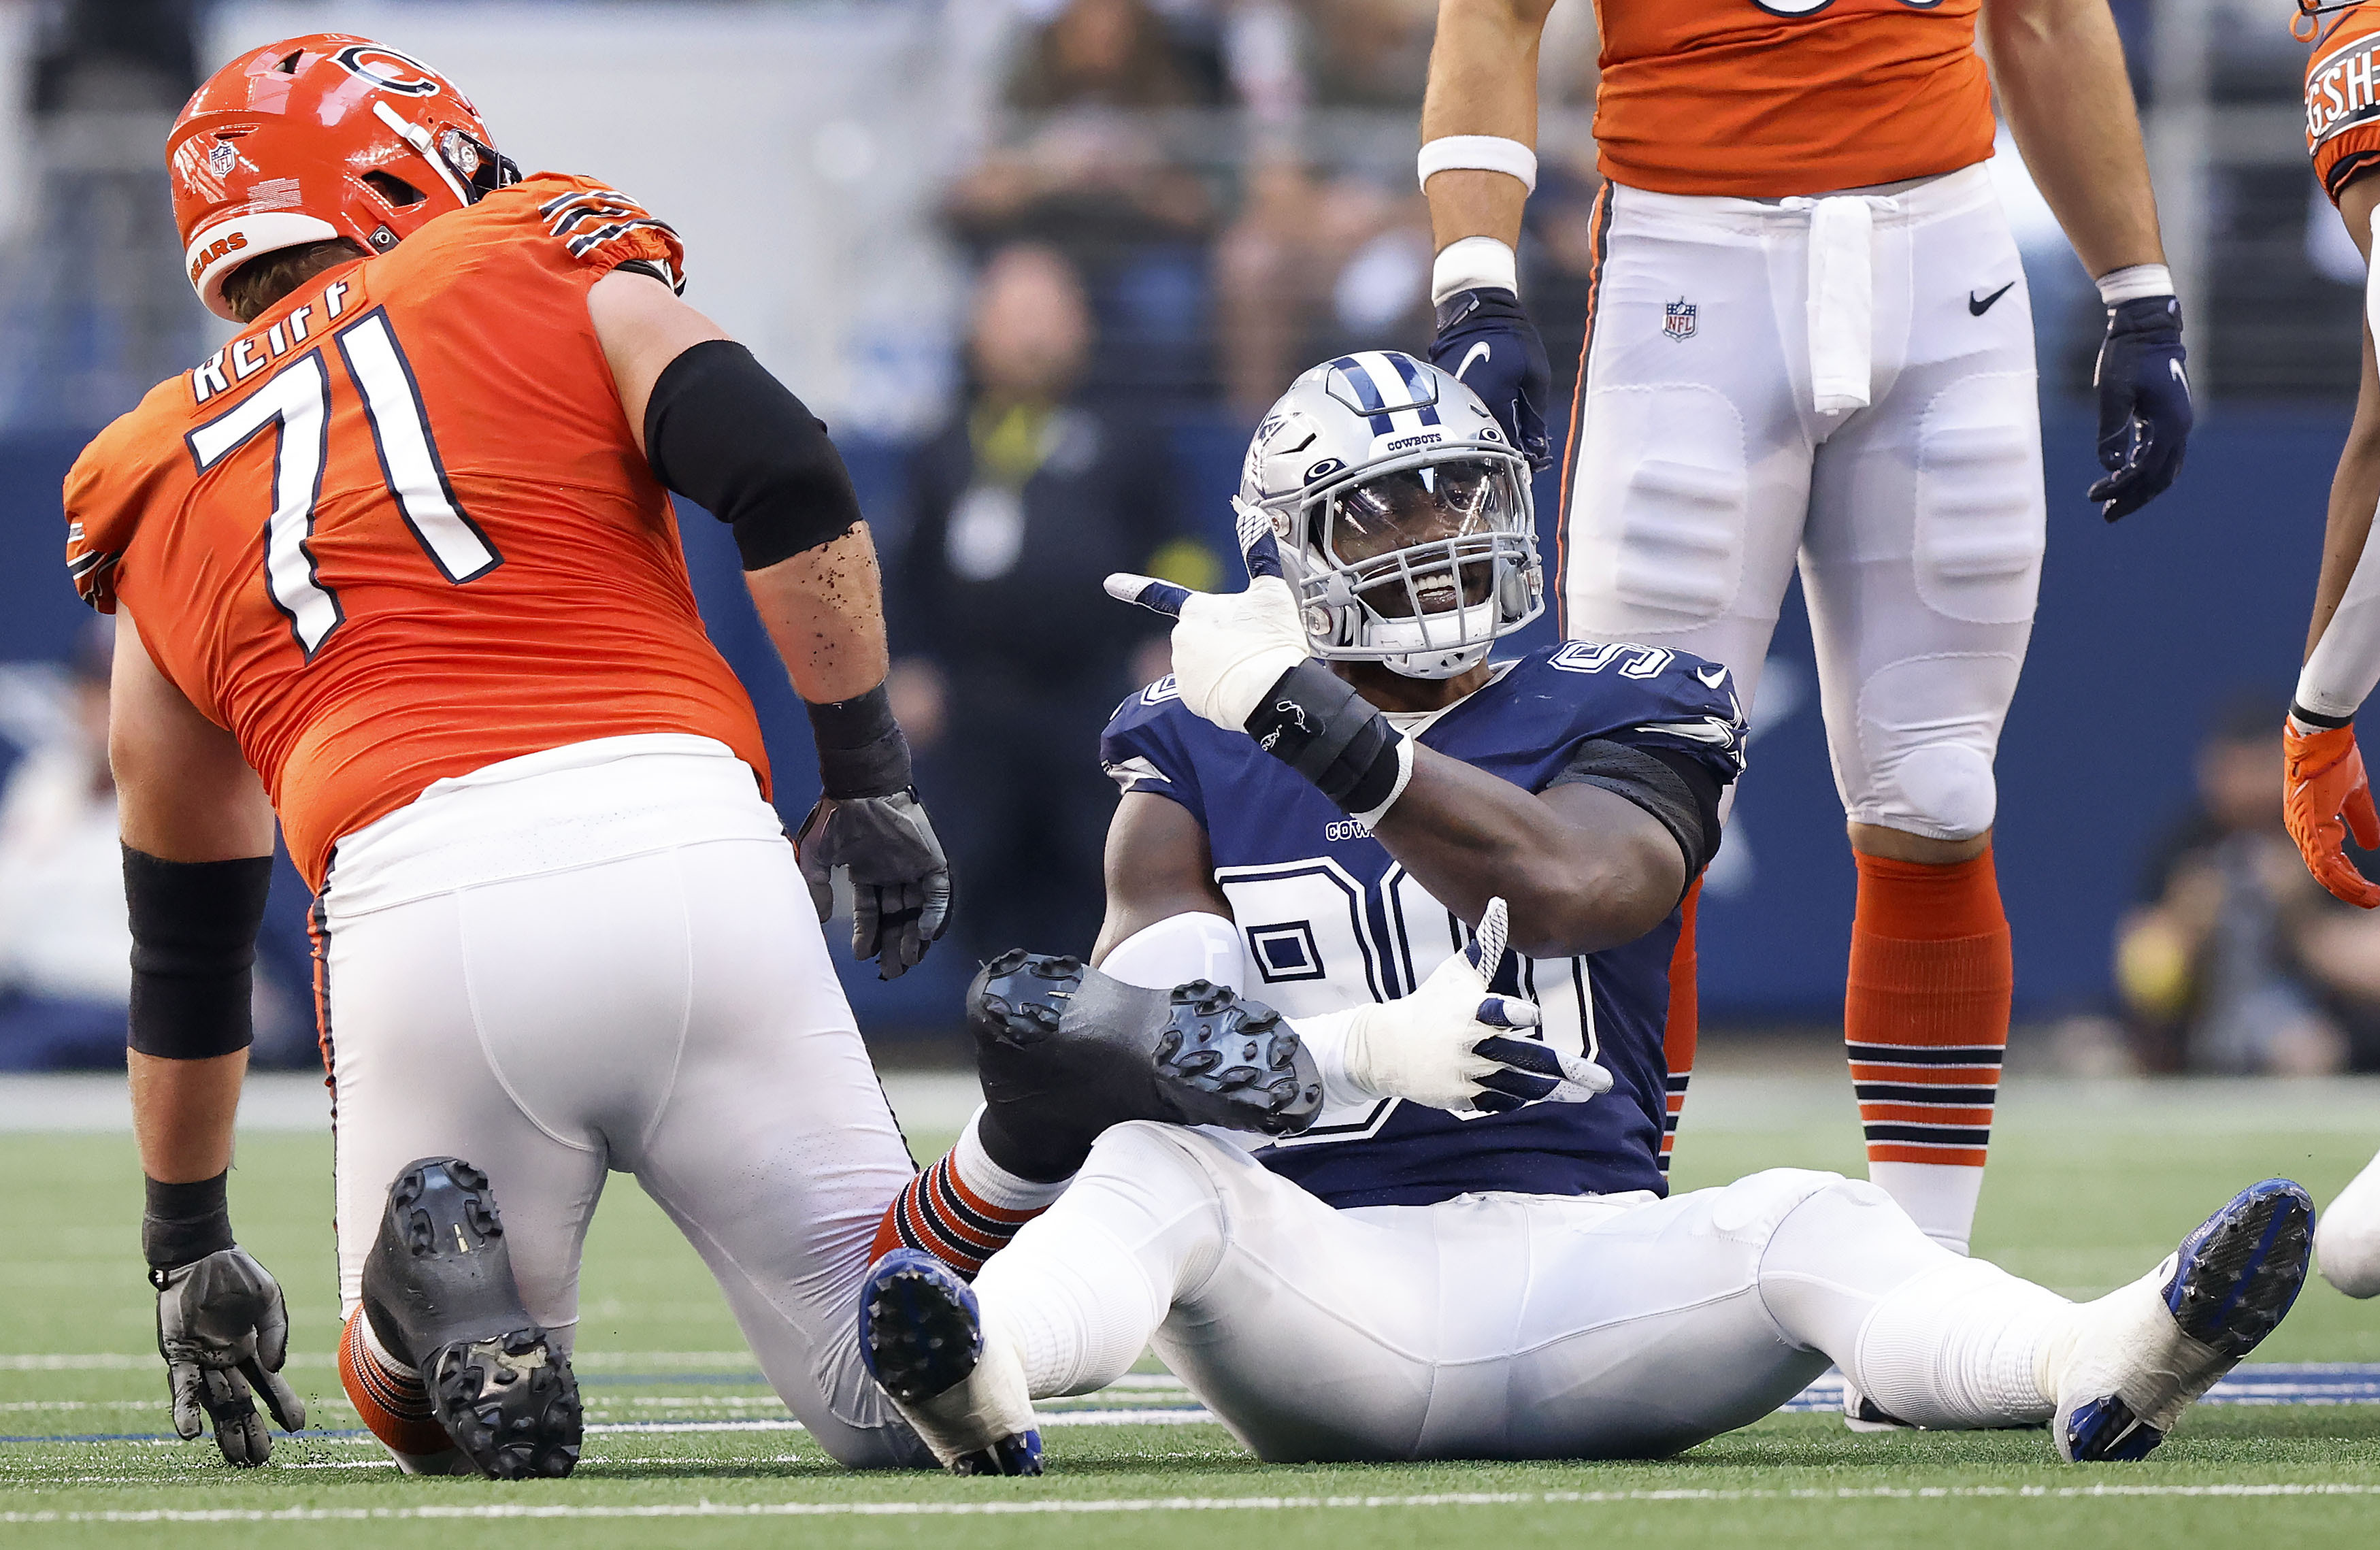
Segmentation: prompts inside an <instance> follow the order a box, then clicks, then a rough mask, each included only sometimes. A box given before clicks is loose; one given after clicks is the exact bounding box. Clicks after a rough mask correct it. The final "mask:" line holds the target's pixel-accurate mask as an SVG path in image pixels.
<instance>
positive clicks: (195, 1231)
mask: <svg viewBox="0 0 2380 1550" xmlns="http://www.w3.org/2000/svg"><path fill="white" fill-rule="evenodd" d="M230 1177H231V1174H230V1171H229V1170H228V1169H226V1170H225V1171H224V1172H222V1173H218V1174H216V1175H215V1176H214V1177H213V1178H212V1179H201V1180H200V1181H198V1182H197V1183H195V1184H161V1183H159V1182H157V1181H156V1180H154V1179H152V1180H150V1181H148V1182H149V1203H148V1205H146V1206H144V1207H143V1208H142V1210H141V1212H140V1254H141V1257H142V1258H144V1259H146V1260H147V1261H148V1262H149V1268H151V1269H152V1270H171V1269H172V1268H174V1266H176V1265H188V1264H191V1263H193V1262H195V1261H198V1260H201V1259H204V1258H206V1257H207V1255H209V1254H211V1253H214V1252H215V1251H216V1250H218V1249H228V1248H230V1247H231V1205H230V1204H229V1203H228V1202H227V1201H226V1200H225V1197H224V1181H225V1180H227V1179H229V1178H230Z"/></svg>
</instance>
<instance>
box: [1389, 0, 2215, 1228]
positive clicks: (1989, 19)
mask: <svg viewBox="0 0 2380 1550" xmlns="http://www.w3.org/2000/svg"><path fill="white" fill-rule="evenodd" d="M1550 9H1551V0H1441V5H1440V7H1439V31H1438V39H1437V44H1436V50H1435V53H1434V54H1433V55H1432V58H1431V63H1430V80H1429V94H1428V99H1427V103H1426V105H1425V106H1424V108H1423V112H1422V139H1423V142H1424V143H1423V146H1422V151H1421V158H1420V171H1421V176H1422V180H1423V188H1424V189H1425V191H1426V192H1427V195H1428V198H1429V204H1430V215H1431V220H1432V224H1433V225H1434V227H1435V229H1436V236H1437V242H1438V247H1439V255H1438V260H1437V268H1436V272H1435V277H1434V278H1435V284H1434V286H1433V291H1434V297H1435V299H1436V301H1437V302H1438V304H1439V312H1438V316H1439V333H1438V338H1437V341H1436V343H1435V345H1433V346H1432V351H1431V358H1432V359H1433V360H1435V361H1437V362H1438V363H1439V364H1440V365H1442V366H1444V367H1445V368H1446V369H1448V370H1451V371H1456V372H1457V373H1458V374H1459V375H1462V376H1463V380H1464V381H1466V382H1467V383H1469V384H1470V385H1471V386H1473V387H1474V388H1475V389H1477V390H1478V391H1479V392H1480V394H1481V395H1482V396H1483V397H1486V398H1487V399H1488V401H1489V402H1490V403H1491V404H1493V405H1495V406H1497V407H1498V408H1499V410H1500V413H1502V414H1504V415H1506V416H1507V417H1508V419H1509V422H1510V428H1511V429H1512V430H1513V431H1514V433H1515V436H1516V439H1517V440H1519V441H1520V442H1522V443H1523V444H1524V445H1526V446H1534V447H1536V448H1537V449H1538V451H1539V455H1540V456H1541V457H1543V456H1544V455H1546V454H1547V452H1548V450H1549V449H1548V439H1547V435H1546V430H1545V427H1544V423H1543V420H1542V418H1541V417H1542V411H1543V406H1544V404H1545V399H1546V394H1547V391H1548V389H1547V378H1546V373H1545V369H1544V364H1543V362H1544V351H1543V348H1542V346H1540V345H1538V344H1537V342H1536V332H1535V330H1534V329H1533V328H1532V327H1531V326H1530V324H1529V321H1528V320H1527V317H1526V315H1525V314H1524V312H1523V311H1522V309H1521V306H1520V303H1519V299H1518V297H1517V292H1516V285H1515V279H1516V277H1515V272H1514V263H1513V257H1512V244H1513V243H1514V242H1515V241H1516V240H1517V239H1518V237H1519V236H1520V229H1521V214H1522V205H1523V201H1524V199H1525V197H1526V195H1527V193H1528V190H1529V188H1531V186H1532V185H1533V183H1534V180H1535V176H1536V156H1535V152H1534V151H1533V149H1532V143H1533V141H1534V139H1535V136H1536V67H1537V66H1536V54H1537V40H1538V36H1539V33H1540V31H1541V30H1542V29H1543V26H1544V24H1545V20H1546V16H1547V13H1548V11H1549V10H1550ZM1597 15H1598V17H1599V18H1600V20H1601V24H1602V34H1601V35H1602V46H1603V53H1602V72H1603V73H1602V86H1601V90H1600V94H1599V97H1598V100H1597V107H1596V121H1595V128H1596V135H1597V141H1598V143H1599V145H1600V151H1601V166H1602V170H1603V173H1604V175H1605V177H1606V179H1607V185H1606V187H1605V188H1604V190H1603V193H1602V194H1601V196H1600V197H1599V199H1598V200H1597V207H1596V217H1595V231H1596V239H1595V240H1596V263H1595V269H1594V277H1595V278H1594V291H1593V301H1592V304H1591V306H1592V311H1591V315H1590V317H1589V319H1588V333H1587V343H1586V346H1585V352H1584V355H1583V357H1582V362H1581V369H1580V376H1579V385H1578V393H1577V398H1576V406H1575V408H1574V410H1573V419H1572V425H1571V429H1570V443H1569V444H1570V466H1569V469H1568V472H1567V476H1566V477H1567V478H1568V481H1569V483H1568V487H1567V489H1566V490H1565V499H1564V502H1563V510H1562V518H1561V524H1562V525H1561V552H1560V576H1559V595H1560V599H1561V601H1562V605H1563V626H1564V629H1565V631H1566V633H1568V634H1569V635H1572V636H1580V637H1584V638H1586V639H1591V640H1607V639H1608V640H1633V641H1643V642H1647V643H1650V644H1653V645H1658V646H1662V647H1670V648H1677V649H1681V650H1685V651H1690V652H1693V653H1694V654H1696V655H1698V656H1702V657H1706V658H1709V659H1711V660H1716V661H1719V662H1723V663H1725V664H1726V665H1727V667H1728V668H1729V670H1730V672H1732V673H1733V674H1734V677H1735V680H1736V684H1737V687H1738V691H1739V693H1740V694H1741V695H1742V696H1743V701H1744V703H1745V704H1746V706H1747V707H1748V706H1750V705H1751V704H1752V703H1753V699H1754V696H1755V694H1756V692H1757V690H1758V688H1759V683H1760V672H1761V666H1762V662H1763V660H1764V658H1765V657H1766V655H1767V647H1768V639H1769V636H1770V634H1771V633H1772V631H1773V630H1774V628H1775V626H1776V621H1777V616H1778V612H1779V607H1780V605H1781V602H1782V599H1783V597H1784V594H1785V589H1786V587H1787V584H1788V582H1789V581H1790V580H1791V575H1792V572H1793V570H1794V567H1795V565H1796V563H1797V562H1798V563H1799V565H1800V569H1801V574H1802V581H1803V590H1804V592H1805V595H1806V596H1807V599H1808V601H1809V607H1810V617H1811V624H1812V630H1813V634H1814V635H1815V637H1816V647H1817V657H1818V673H1819V680H1820V684H1821V694H1822V705H1823V708H1824V711H1825V715H1826V721H1827V729H1828V745H1829V749H1830V752H1831V755H1832V758H1833V763H1834V770H1835V780H1836V784H1837V787H1838V789H1839V790H1840V793H1841V796H1842V802H1843V809H1844V812H1845V814H1846V816H1847V817H1848V819H1849V824H1850V835H1851V843H1852V852H1853V854H1854V858H1855V860H1856V861H1857V863H1858V868H1859V902H1858V907H1857V913H1856V914H1855V916H1854V920H1853V924H1852V953H1851V970H1850V976H1849V986H1848V993H1847V996H1846V999H1845V1024H1846V1026H1845V1036H1846V1037H1847V1039H1848V1040H1849V1043H1850V1048H1851V1059H1852V1077H1853V1081H1854V1082H1855V1084H1857V1087H1858V1090H1859V1096H1860V1103H1861V1113H1862V1117H1863V1119H1864V1121H1865V1123H1866V1129H1867V1144H1868V1167H1869V1174H1870V1176H1871V1177H1872V1178H1873V1179H1874V1180H1875V1181H1876V1182H1877V1183H1879V1184H1881V1185H1883V1186H1884V1187H1885V1188H1886V1189H1887V1190H1888V1191H1890V1192H1891V1193H1892V1195H1893V1197H1894V1198H1895V1199H1896V1200H1898V1201H1899V1202H1900V1204H1901V1205H1902V1206H1903V1207H1905V1208H1906V1209H1907V1210H1908V1212H1909V1214H1910V1215H1911V1216H1912V1217H1914V1218H1915V1219H1916V1221H1917V1222H1918V1224H1919V1225H1920V1226H1921V1227H1923V1228H1924V1229H1925V1231H1926V1232H1927V1233H1928V1234H1929V1235H1930V1236H1932V1237H1933V1238H1934V1239H1935V1240H1936V1241H1939V1242H1941V1243H1944V1244H1946V1245H1948V1246H1949V1247H1951V1248H1954V1249H1957V1250H1960V1251H1961V1252H1963V1251H1964V1250H1965V1249H1966V1247H1967V1241H1968V1238H1969V1233H1970V1229H1971V1227H1972V1224H1973V1217H1974V1209H1975V1202H1976V1196H1977V1192H1978V1189H1979V1187H1980V1185H1981V1182H1982V1179H1983V1165H1984V1156H1985V1144H1986V1143H1987V1141H1988V1139H1989V1136H1990V1125H1991V1117H1992V1107H1993V1101H1994V1096H1995V1094H1996V1092H1997V1088H1998V1075H1999V1065H2000V1056H2001V1051H2002V1049H2003V1047H2005V1045H2006V1043H2007V1039H2008V1019H2009V1002H2010V988H2011V986H2012V983H2013V978H2014V975H2013V969H2012V966H2011V961H2010V951H2009V929H2008V922H2007V919H2006V916H2005V915H2004V914H2003V913H2002V910H2001V906H2000V897H1999V887H1998V882H1997V881H1996V879H1995V878H1994V875H1993V870H1992V853H1991V835H1992V823H1993V817H1994V809H1995V806H1996V802H1997V797H1996V793H1995V788H1994V784H1993V777H1992V758H1993V753H1994V750H1995V747H1996V745H1997V744H1998V737H1999V730H2000V723H2001V721H2002V719H2003V718H2004V716H2005V715H2006V713H2007V710H2008V706H2009V700H2010V696H2011V695H2012V694H2013V693H2014V692H2015V689H2016V683H2017V672H2018V668H2019V665H2020V664H2021V663H2022V660H2023V657H2024V649H2025V644H2026V640H2027V638H2028V636H2030V634H2031V631H2032V622H2033V612H2034V597H2035V592H2036V589H2037V585H2038V580H2039V575H2040V565H2041V555H2042V548H2043V538H2044V526H2045V523H2044V507H2043V491H2042V475H2041V446H2040V431H2039V425H2038V410H2037V408H2036V399H2035V388H2034V357H2033V327H2032V319H2031V316H2030V309H2029V306H2028V303H2027V300H2026V295H2025V284H2024V274H2023V272H2022V269H2021V268H2020V267H2019V265H2018V261H2017V252H2016V246H2015V244H2014V242H2013V241H2012V240H2011V239H2010V235H2009V229H2008V224H2007V221H2006V219H2005V218H2004V217H2003V215H2002V213H2001V211H2000V206H1999V201H1998V197H1997V196H1996V195H1995V194H1994V192H1993V190H1992V184H1991V180H1990V178H1989V176H1988V174H1987V172H1986V169H1985V166H1984V164H1983V163H1985V159H1986V158H1988V157H1989V156H1990V155H1991V153H1992V139H1993V117H1992V99H1993V94H1994V91H1995V90H1997V92H1998V100H1999V105H2000V108H2001V110H2002V111H2003V112H2004V113H2005V114H2006V115H2007V117H2008V121H2009V124H2010V127H2011V129H2012V130H2013V131H2014V133H2015V137H2016V141H2017V144H2018V146H2019V148H2020V149H2021V150H2022V151H2023V153H2024V159H2025V163H2026V165H2027V167H2028V168H2029V169H2030V170H2031V171H2032V173H2033V176H2034V181H2035V182H2036V183H2038V184H2039V186H2040V188H2041V190H2042V192H2043V194H2044V195H2045V196H2046V198H2047V200H2048V201H2049V204H2050V207H2051V209H2053V210H2054V211H2056V212H2057V213H2058V218H2059V220H2060V221H2061V222H2062V223H2063V224H2064V225H2065V227H2066V231H2067V233H2068V236H2070V238H2071V240H2072V242H2073V244H2074V248H2075V250H2076V252H2077V253H2078V254H2079V255H2080V256H2081V257H2082V260H2083V263H2084V264H2085V265H2086V266H2087V267H2088V268H2089V270H2090V272H2092V273H2093V274H2094V275H2095V276H2097V277H2098V284H2099V290H2100V294H2101V296H2102V297H2104V298H2105V300H2106V303H2107V320H2108V321H2107V337H2106V340H2105V342H2104V344H2103V345H2102V347H2101V350H2100V356H2099V363H2098V374H2097V382H2098V393H2099V431H2100V434H2099V455H2100V461H2101V463H2102V464H2103V465H2104V466H2106V468H2107V477H2106V478H2102V479H2100V480H2099V481H2098V482H2096V483H2095V484H2094V485H2093V486H2092V487H2091V489H2090V491H2089V494H2090V498H2091V499H2092V500H2093V501H2095V502H2097V503H2099V504H2100V509H2101V512H2102V514H2103V515H2105V516H2106V517H2107V520H2109V521H2111V522H2112V521H2114V520H2116V519H2117V518H2119V517H2121V516H2123V515H2126V514H2128V513H2130V512H2131V511H2134V510H2136V509H2137V508H2139V507H2140V506H2141V505H2143V503H2146V502H2148V501H2150V500H2152V499H2154V498H2155V496H2156V495H2157V494H2158V493H2159V492H2160V491H2162V490H2165V488H2166V487H2167V486H2168V484H2169V483H2170V482H2171V481H2172V479H2173V477H2174V474H2175V473H2176V471H2177V470H2178V469H2179V467H2180V462H2181V454H2182V445H2183V441H2184V439H2185V437H2186V436H2187V434H2188V432H2189V429H2190V423H2191V406H2190V393H2189V385H2188V382H2187V380H2186V379H2185V377H2184V376H2183V371H2182V366H2183V358H2184V357H2183V350H2182V345H2181V319H2180V306H2179V304H2178V303H2177V302H2176V301H2175V299H2174V297H2173V295H2172V289H2173V286H2172V283H2171V280H2170V278H2169V276H2168V273H2167V271H2166V268H2165V265H2164V263H2163V261H2162V260H2163V256H2164V255H2163V250H2162V248H2161V247H2160V246H2159V242H2158V236H2157V223H2156V211H2155V201H2154V200H2153V199H2152V197H2151V194H2150V189H2149V178H2148V168H2147V164H2146V161H2145V158H2144V157H2143V152H2142V149H2141V137H2140V128H2139V125H2138V122H2137V119H2136V116H2135V115H2134V112H2133V107H2132V96H2131V88H2130V85H2129V84H2128V82H2127V80H2126V79H2125V72H2124V64H2123V57H2122V54H2121V53H2120V52H2119V46H2118V40H2117V35H2116V30H2115V25H2114V22H2113V21H2112V20H2111V19H2110V18H2109V16H2108V13H2107V3H2106V0H1662V3H1659V4H1655V3H1653V0H1598V3H1597ZM1978 42H1980V43H1981V45H1982V48H1983V50H1984V52H1985V53H1987V54H1989V56H1990V59H1991V64H1992V68H1991V71H1990V73H1989V74H1988V75H1987V74H1986V71H1985V60H1984V57H1983V54H1979V53H1978ZM1756 778H1757V777H1756V776H1755V779H1756ZM1689 910H1690V912H1691V901H1690V902H1689ZM1687 919H1688V929H1687V932H1686V934H1685V935H1684V937H1683V938H1682V940H1681V943H1680V947H1679V951H1678V956H1677V962H1676V966H1675V971H1674V973H1673V975H1672V978H1673V982H1674V987H1675V988H1674V990H1673V992H1672V1014H1671V1027H1672V1035H1673V1036H1672V1039H1671V1066H1672V1075H1671V1079H1670V1085H1671V1103H1672V1106H1673V1108H1674V1107H1675V1106H1677V1105H1679V1104H1682V1101H1683V1096H1684V1088H1685V1083H1686V1077H1687V1075H1688V1073H1689V1072H1691V1070H1692V1068H1693V1063H1694V945H1693V944H1694V937H1693V931H1692V919H1693V916H1692V914H1691V913H1689V914H1688V916H1687Z"/></svg>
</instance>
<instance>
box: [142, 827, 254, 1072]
mask: <svg viewBox="0 0 2380 1550" xmlns="http://www.w3.org/2000/svg"><path fill="white" fill-rule="evenodd" d="M272 885H273V858H272V857H271V856H269V855H260V856H250V857H248V858H246V859H243V860H238V861H161V860H159V859H158V858H157V857H155V856H153V855H149V854H144V853H143V852H140V851H136V850H134V849H133V848H132V847H131V846H129V845H127V846H125V847H124V902H125V905H126V907H127V909H128V912H129V914H130V916H131V924H132V1014H131V1025H132V1026H131V1045H132V1047H133V1048H134V1049H136V1050H138V1051H139V1052H140V1053H141V1054H143V1055H155V1056H158V1057H160V1058H162V1059H164V1060H209V1059H212V1057H214V1056H217V1055H229V1054H233V1053H235V1052H236V1051H238V1050H242V1049H245V1048H247V1047H248V1046H249V1041H250V1039H251V1038H253V1037H254V1031H253V1028H252V1025H251V1023H250V1021H249V978H250V974H251V971H252V969H253V966H254V964H255V963H256V931H257V927H258V926H261V925H262V924H263V922H264V896H265V894H266V892H267V891H269V890H271V888H272Z"/></svg>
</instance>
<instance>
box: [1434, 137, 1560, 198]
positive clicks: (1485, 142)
mask: <svg viewBox="0 0 2380 1550" xmlns="http://www.w3.org/2000/svg"><path fill="white" fill-rule="evenodd" d="M1415 167H1416V169H1417V170H1418V171H1419V172H1420V174H1421V186H1422V190H1423V191H1424V192H1425V193H1427V191H1428V189H1429V180H1430V177H1431V176H1432V175H1433V174H1436V173H1441V172H1466V171H1467V172H1500V173H1503V174H1505V175H1506V176H1511V177H1517V178H1519V179H1520V180H1521V187H1522V188H1526V189H1527V190H1528V191H1529V192H1530V193H1532V194H1534V193H1536V191H1537V153H1536V151H1532V150H1530V149H1529V148H1528V147H1527V146H1525V145H1523V144H1522V143H1521V142H1520V141H1519V140H1516V139H1505V138H1504V137H1503V136H1501V135H1440V136H1439V138H1438V139H1434V140H1431V141H1429V142H1428V143H1427V144H1425V145H1424V146H1423V147H1422V148H1421V156H1420V157H1419V159H1418V160H1417V161H1416V162H1415Z"/></svg>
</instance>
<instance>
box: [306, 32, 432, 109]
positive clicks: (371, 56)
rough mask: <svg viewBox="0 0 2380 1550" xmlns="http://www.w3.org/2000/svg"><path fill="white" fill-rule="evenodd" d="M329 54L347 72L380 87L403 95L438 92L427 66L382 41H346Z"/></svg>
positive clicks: (421, 94)
mask: <svg viewBox="0 0 2380 1550" xmlns="http://www.w3.org/2000/svg"><path fill="white" fill-rule="evenodd" d="M331 57H332V58H333V59H334V60H335V61H337V63H338V64H340V65H341V66H343V67H345V68H346V70H347V71H348V73H350V74H352V75H358V76H361V77H363V78H364V79H366V80H368V81H370V82H371V83H372V84H373V85H374V86H377V87H379V88H380V89H381V90H382V91H394V92H396V93H397V94H398V95H400V96H406V97H435V96H436V95H438V91H439V86H438V77H437V76H436V75H435V74H433V73H432V72H431V68H430V67H429V66H427V65H425V64H423V63H422V62H421V61H420V60H419V59H414V58H411V57H409V56H407V55H406V54H399V53H398V52H397V51H396V50H395V49H393V48H390V47H389V46H388V45H387V44H385V43H349V44H348V45H347V46H346V48H343V49H341V50H339V52H338V53H336V54H333V55H332V56H331Z"/></svg>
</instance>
